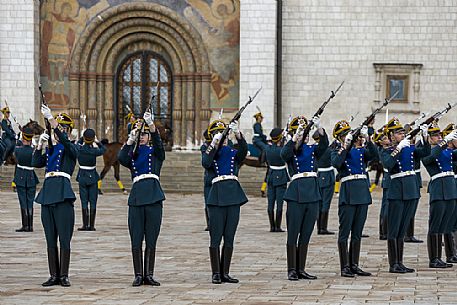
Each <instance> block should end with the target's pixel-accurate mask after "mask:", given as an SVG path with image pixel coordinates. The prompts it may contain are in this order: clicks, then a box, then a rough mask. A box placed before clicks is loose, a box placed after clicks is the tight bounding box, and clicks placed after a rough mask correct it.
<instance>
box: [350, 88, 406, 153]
mask: <svg viewBox="0 0 457 305" xmlns="http://www.w3.org/2000/svg"><path fill="white" fill-rule="evenodd" d="M399 92H400V91H397V92H395V93H394V95H392V96H391V97H390V98H389V99H387V98H386V99H385V100H384V102H383V103H382V105H381V106H379V107H378V108H376V109H375V110H373V112H372V113H371V114H370V115H369V116H367V117H366V119H365V120H364V121H363V122H362V124H360V126H359V127H357V128H356V129H354V130H353V131H352V132H351V133H352V141H351V144H350V145H349V147H348V148H347V149H348V150H349V149H351V147H352V145H354V143H355V141H357V139H358V138H359V136H360V132H361V131H362V127H363V126H368V124H369V123H370V122H372V121H373V120H374V118H375V116H376V115H377V114H378V113H379V112H380V111H381V110H382V109H383V108H384V107H386V106H387V105H388V104H389V103H390V102H391V101H392V100H393V99H394V98H395V97H396V96H397V95H398V93H399Z"/></svg>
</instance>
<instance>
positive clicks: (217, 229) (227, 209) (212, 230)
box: [207, 204, 240, 248]
mask: <svg viewBox="0 0 457 305" xmlns="http://www.w3.org/2000/svg"><path fill="white" fill-rule="evenodd" d="M207 207H208V214H209V236H210V247H211V248H218V247H219V246H220V245H221V241H222V237H224V247H227V248H233V242H234V240H235V233H236V229H237V227H238V223H239V221H240V205H239V204H235V205H229V206H215V205H208V206H207Z"/></svg>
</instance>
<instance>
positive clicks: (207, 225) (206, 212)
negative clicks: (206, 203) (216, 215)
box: [205, 208, 209, 231]
mask: <svg viewBox="0 0 457 305" xmlns="http://www.w3.org/2000/svg"><path fill="white" fill-rule="evenodd" d="M205 220H206V228H205V231H209V214H208V208H205Z"/></svg>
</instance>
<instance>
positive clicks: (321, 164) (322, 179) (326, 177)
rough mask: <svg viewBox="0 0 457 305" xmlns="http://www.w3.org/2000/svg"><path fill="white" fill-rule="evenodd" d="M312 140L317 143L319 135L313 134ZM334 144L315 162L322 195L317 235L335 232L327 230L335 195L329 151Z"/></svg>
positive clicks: (333, 170)
mask: <svg viewBox="0 0 457 305" xmlns="http://www.w3.org/2000/svg"><path fill="white" fill-rule="evenodd" d="M313 139H314V140H315V141H317V142H318V141H319V133H318V132H315V133H314V134H313ZM334 145H335V142H334V143H332V144H331V145H330V146H329V147H327V150H326V151H325V153H324V154H323V155H322V156H321V157H320V158H319V159H318V160H317V166H318V169H317V180H318V181H319V188H320V190H321V194H322V200H321V201H320V203H319V217H318V218H317V234H319V235H333V234H335V232H331V231H329V230H328V214H329V211H330V203H332V199H333V194H334V193H335V168H334V167H333V166H332V160H331V151H332V147H333V146H334Z"/></svg>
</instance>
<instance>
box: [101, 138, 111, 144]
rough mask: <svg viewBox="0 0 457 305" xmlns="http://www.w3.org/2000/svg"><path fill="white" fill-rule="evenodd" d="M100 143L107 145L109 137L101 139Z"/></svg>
mask: <svg viewBox="0 0 457 305" xmlns="http://www.w3.org/2000/svg"><path fill="white" fill-rule="evenodd" d="M100 143H102V144H103V145H106V144H108V143H109V140H108V139H102V140H101V141H100Z"/></svg>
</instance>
